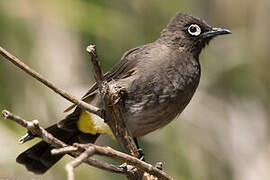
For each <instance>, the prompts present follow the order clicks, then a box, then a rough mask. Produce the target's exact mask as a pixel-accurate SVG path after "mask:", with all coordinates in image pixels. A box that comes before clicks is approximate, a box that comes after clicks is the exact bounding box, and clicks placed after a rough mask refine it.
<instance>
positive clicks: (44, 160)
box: [16, 125, 98, 174]
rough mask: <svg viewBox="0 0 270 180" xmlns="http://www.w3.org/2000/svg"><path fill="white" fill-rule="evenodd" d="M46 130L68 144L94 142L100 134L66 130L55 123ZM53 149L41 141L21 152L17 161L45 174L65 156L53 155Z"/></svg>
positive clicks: (35, 171)
mask: <svg viewBox="0 0 270 180" xmlns="http://www.w3.org/2000/svg"><path fill="white" fill-rule="evenodd" d="M46 130H47V131H48V132H50V133H51V134H53V135H54V136H55V137H57V138H58V139H60V140H62V141H63V142H65V143H67V144H73V143H74V142H81V141H83V143H87V142H88V143H94V142H95V141H96V139H97V137H98V135H90V134H87V135H86V134H83V133H82V132H79V131H77V132H74V131H66V130H64V129H60V128H58V127H57V125H53V126H51V127H49V128H47V129H46ZM52 149H53V147H52V146H51V145H49V144H47V143H46V142H44V141H41V142H39V143H37V144H36V145H34V146H33V147H31V148H29V149H27V150H26V151H24V152H23V153H21V154H20V155H19V156H18V157H17V159H16V161H17V162H18V163H20V164H22V165H24V166H25V167H26V169H27V170H28V171H31V172H34V173H35V174H43V173H45V172H46V171H47V170H48V169H50V168H51V167H52V166H53V165H54V164H55V163H56V162H57V161H59V160H60V159H61V158H62V157H63V156H64V155H52V154H51V150H52Z"/></svg>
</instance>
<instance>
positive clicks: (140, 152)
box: [138, 148, 145, 161]
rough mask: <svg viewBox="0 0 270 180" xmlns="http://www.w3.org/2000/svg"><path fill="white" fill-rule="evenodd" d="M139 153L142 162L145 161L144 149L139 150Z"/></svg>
mask: <svg viewBox="0 0 270 180" xmlns="http://www.w3.org/2000/svg"><path fill="white" fill-rule="evenodd" d="M138 153H139V159H140V160H141V161H145V156H144V152H143V150H142V148H139V149H138Z"/></svg>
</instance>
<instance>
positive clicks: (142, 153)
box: [133, 138, 145, 161]
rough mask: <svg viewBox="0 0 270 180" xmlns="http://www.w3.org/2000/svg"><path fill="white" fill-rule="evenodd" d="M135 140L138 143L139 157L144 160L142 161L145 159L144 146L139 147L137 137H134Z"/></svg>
mask: <svg viewBox="0 0 270 180" xmlns="http://www.w3.org/2000/svg"><path fill="white" fill-rule="evenodd" d="M133 140H134V142H135V144H136V147H137V149H138V153H139V159H140V160H142V161H145V158H144V152H143V150H142V148H140V147H139V143H138V140H137V138H133Z"/></svg>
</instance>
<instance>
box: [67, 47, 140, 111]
mask: <svg viewBox="0 0 270 180" xmlns="http://www.w3.org/2000/svg"><path fill="white" fill-rule="evenodd" d="M142 47H143V46H141V47H136V48H133V49H130V50H129V51H127V52H126V53H125V54H124V55H123V56H122V58H121V60H120V61H119V63H118V64H116V65H115V66H114V67H113V68H112V69H111V70H110V71H109V72H107V73H106V74H105V75H104V79H105V81H107V82H109V81H111V80H112V79H114V80H117V79H121V78H125V77H128V76H130V75H131V74H132V73H133V72H134V71H135V67H136V64H137V62H138V59H137V58H136V57H135V55H133V53H134V52H135V51H137V50H138V49H140V48H142ZM97 89H98V86H97V83H94V84H93V85H92V86H91V88H90V89H89V90H88V92H87V93H86V94H85V95H84V96H83V97H82V100H83V101H87V102H88V101H89V100H90V99H91V97H92V96H93V95H94V94H96V90H97ZM74 107H76V105H75V104H73V105H71V106H69V107H68V108H67V109H66V110H65V111H64V112H68V111H70V110H72V109H73V108H74Z"/></svg>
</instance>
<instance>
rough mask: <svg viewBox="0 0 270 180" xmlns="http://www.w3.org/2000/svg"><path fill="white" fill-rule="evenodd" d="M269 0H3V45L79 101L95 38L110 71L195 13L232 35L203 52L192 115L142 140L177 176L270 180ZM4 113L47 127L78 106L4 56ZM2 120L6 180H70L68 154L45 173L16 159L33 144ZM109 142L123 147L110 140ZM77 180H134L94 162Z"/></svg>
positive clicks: (0, 157)
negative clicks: (180, 16)
mask: <svg viewBox="0 0 270 180" xmlns="http://www.w3.org/2000/svg"><path fill="white" fill-rule="evenodd" d="M269 8H270V1H269V0H257V1H252V0H238V1H235V0H226V1H224V0H170V1H164V0H147V1H146V0H129V1H128V0H92V1H91V0H46V1H41V0H0V46H2V47H4V48H6V49H7V50H9V51H10V52H11V53H13V54H14V55H16V56H17V57H19V58H21V59H22V60H23V61H24V62H25V63H26V64H28V65H30V66H31V67H32V68H34V69H35V70H37V71H38V72H40V73H41V74H42V75H44V76H45V77H46V78H48V79H49V80H52V81H53V82H55V83H56V84H57V85H58V86H59V87H61V88H63V89H65V90H67V91H68V92H70V93H72V94H73V95H75V96H77V97H80V96H82V95H83V94H84V92H86V91H87V89H88V88H89V87H90V86H91V84H92V82H93V76H92V72H91V66H90V62H89V56H88V55H87V53H86V51H85V49H86V46H87V45H89V44H90V43H93V44H96V45H97V49H98V55H99V57H100V60H101V66H102V68H103V70H104V72H106V71H108V70H109V69H110V67H112V66H113V65H114V64H115V63H116V62H117V61H118V60H119V59H120V57H121V56H122V54H123V53H124V52H125V51H126V50H128V49H130V48H133V47H136V46H139V45H142V44H146V43H148V42H151V41H154V40H155V39H157V38H158V37H159V33H160V32H161V30H162V28H164V27H165V25H166V24H167V22H168V21H169V19H170V18H171V16H173V15H174V14H175V13H176V12H178V11H182V12H188V13H191V14H193V15H196V16H199V17H201V18H203V19H205V20H206V21H207V22H208V23H209V24H210V25H212V26H217V27H226V28H228V29H230V30H231V31H232V32H233V34H232V35H229V36H222V37H218V38H216V39H215V40H214V41H212V42H211V43H210V45H209V46H208V47H207V48H206V50H205V51H204V52H203V53H202V54H201V57H200V61H201V64H202V79H201V83H200V85H199V88H198V90H197V93H196V94H195V96H194V98H193V99H192V101H191V103H190V104H189V106H188V107H187V108H186V110H185V111H184V113H183V114H182V115H181V116H180V117H179V118H178V119H177V120H175V121H173V122H172V123H171V124H170V125H168V126H167V127H165V128H163V129H161V130H159V131H156V132H154V133H152V134H149V135H147V136H146V137H144V138H142V139H140V144H141V146H142V148H143V149H144V151H145V154H146V159H147V161H149V162H151V163H153V164H155V162H156V161H162V162H164V169H165V171H166V172H168V173H169V174H170V175H171V176H173V177H174V178H175V179H177V180H216V179H218V180H228V179H230V180H269V179H270V171H269V168H270V144H269V143H270V142H269V136H270V126H269V125H270V121H269V117H270V111H269V108H270V103H269V101H270V93H269V92H270V76H269V69H270V61H269V57H270V49H269V47H270V38H269V29H270V21H269V17H270V14H269ZM0 59H1V60H0V109H1V110H2V109H8V110H10V111H11V112H13V113H15V114H17V115H20V116H22V117H23V118H25V119H28V120H32V119H38V120H40V123H41V125H43V126H44V127H45V126H48V125H50V124H52V123H55V122H57V121H59V120H61V119H62V118H63V117H64V116H65V114H64V113H63V110H64V109H65V108H66V107H67V106H68V105H70V103H69V102H67V101H66V100H65V99H63V98H62V97H60V96H58V95H56V94H55V93H53V92H52V91H51V90H49V89H48V88H46V87H45V86H43V85H41V84H40V83H39V82H37V81H36V80H34V79H33V78H31V77H29V76H28V75H26V74H25V73H24V72H22V71H21V70H19V69H18V68H16V67H15V66H14V65H11V64H10V63H8V62H7V61H5V60H4V59H3V58H2V57H0ZM24 133H25V130H24V129H23V128H21V127H19V126H18V125H16V124H14V123H12V122H9V121H7V120H4V119H3V118H2V117H1V118H0V145H1V153H0V179H3V178H7V179H18V178H19V179H33V180H34V179H66V173H65V169H64V165H65V163H67V162H68V161H69V160H71V158H70V157H65V158H64V159H63V160H61V163H58V164H57V165H56V166H54V167H53V168H52V169H51V170H50V171H49V172H47V173H46V174H45V175H43V176H36V175H33V174H31V173H29V172H27V171H26V169H25V168H24V167H23V166H21V165H18V164H16V163H15V158H16V156H17V155H18V154H19V153H20V152H21V151H23V150H25V149H26V148H27V147H29V146H30V145H31V144H33V142H31V143H27V144H24V145H19V144H18V143H17V142H18V139H19V137H20V136H22V135H23V134H24ZM99 144H101V145H111V146H113V147H117V145H116V143H115V142H112V140H111V139H110V138H109V137H105V138H102V139H100V140H99ZM75 174H76V178H77V179H82V180H83V179H112V180H113V179H125V178H124V177H123V176H121V175H113V174H111V173H107V172H104V171H101V170H98V169H95V168H92V167H89V166H86V165H82V166H80V167H79V168H77V169H76V170H75Z"/></svg>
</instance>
